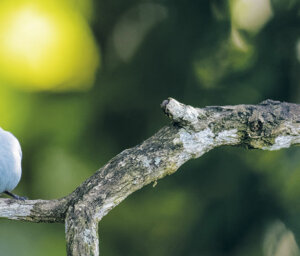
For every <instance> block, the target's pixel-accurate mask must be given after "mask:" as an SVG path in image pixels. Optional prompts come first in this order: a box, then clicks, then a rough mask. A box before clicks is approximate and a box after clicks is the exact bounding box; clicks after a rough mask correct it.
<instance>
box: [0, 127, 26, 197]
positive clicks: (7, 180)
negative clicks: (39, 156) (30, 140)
mask: <svg viewBox="0 0 300 256" xmlns="http://www.w3.org/2000/svg"><path fill="white" fill-rule="evenodd" d="M21 160H22V150H21V146H20V143H19V141H18V139H17V138H16V137H15V136H14V135H12V134H11V133H10V132H7V131H5V130H3V129H2V128H0V193H5V194H7V195H9V196H11V197H13V198H14V199H18V200H25V199H26V198H25V197H21V196H18V195H15V194H13V193H11V191H12V190H13V189H14V188H15V187H16V186H17V185H18V183H19V181H20V179H21V174H22V167H21Z"/></svg>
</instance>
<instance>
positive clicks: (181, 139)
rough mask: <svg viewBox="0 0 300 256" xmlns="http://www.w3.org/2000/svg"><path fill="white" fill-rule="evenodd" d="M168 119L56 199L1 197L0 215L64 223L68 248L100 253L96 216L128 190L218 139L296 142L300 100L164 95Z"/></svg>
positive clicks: (262, 145) (252, 143)
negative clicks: (242, 101)
mask: <svg viewBox="0 0 300 256" xmlns="http://www.w3.org/2000/svg"><path fill="white" fill-rule="evenodd" d="M161 108H162V109H163V111H164V113H165V114H166V115H167V116H168V117H169V118H170V119H171V123H170V124H169V125H167V126H165V127H163V128H162V129H161V130H159V131H158V132H157V133H156V134H154V135H153V136H152V137H150V138H149V139H147V140H146V141H144V142H143V143H141V144H140V145H137V146H136V147H133V148H130V149H126V150H124V151H123V152H121V153H120V154H118V155H117V156H115V157H114V158H113V159H111V160H110V161H109V162H108V163H107V164H106V165H105V166H104V167H102V168H101V169H99V170H98V171H97V172H96V173H95V174H94V175H93V176H91V177H90V178H88V179H87V180H86V181H85V182H83V183H82V184H81V185H80V186H79V187H78V188H77V189H76V190H75V191H73V192H72V193H71V194H69V195H67V196H66V197H63V198H61V199H57V200H25V201H16V200H13V199H0V217H2V218H7V219H12V220H23V221H29V222H61V223H65V226H66V241H67V254H68V255H69V256H71V255H72V256H75V255H95V256H96V255H99V239H98V222H99V221H100V220H101V219H102V218H103V216H105V215H106V214H107V213H108V212H109V211H110V210H111V209H113V208H114V207H116V206H117V205H118V204H119V203H120V202H122V201H123V200H124V199H125V198H126V197H127V196H128V195H130V194H131V193H133V192H135V191H136V190H138V189H141V188H142V187H144V186H146V185H147V184H149V183H151V182H156V180H158V179H161V178H163V177H164V176H166V175H170V174H172V173H174V172H175V171H176V170H177V169H178V168H179V167H180V166H181V165H182V164H184V163H185V162H186V161H188V160H190V159H192V158H197V157H200V156H201V155H203V154H204V153H206V152H208V151H209V150H211V149H213V148H215V147H219V146H222V145H241V146H245V147H248V148H257V149H263V150H278V149H281V148H288V147H290V146H291V145H293V144H299V143H300V105H298V104H292V103H285V102H283V103H281V102H279V101H272V100H266V101H263V102H261V103H260V104H258V105H236V106H210V107H205V108H194V107H192V106H188V105H184V104H182V103H180V102H178V101H176V100H175V99H172V98H169V99H167V100H165V101H163V103H162V104H161Z"/></svg>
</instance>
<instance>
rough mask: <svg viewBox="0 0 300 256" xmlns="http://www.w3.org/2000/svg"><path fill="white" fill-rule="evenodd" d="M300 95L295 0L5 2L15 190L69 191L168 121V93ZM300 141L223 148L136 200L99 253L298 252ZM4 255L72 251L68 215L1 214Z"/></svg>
mask: <svg viewBox="0 0 300 256" xmlns="http://www.w3.org/2000/svg"><path fill="white" fill-rule="evenodd" d="M169 96H171V97H174V98H176V99H177V100H180V101H182V102H184V103H186V104H190V105H194V106H199V107H203V106H206V105H225V104H240V103H247V104H257V103H259V102H260V101H262V100H264V99H267V98H271V99H274V100H281V101H289V102H296V103H299V101H300V1H298V0H230V1H224V0H207V1H205V0H200V1H199V0H198V1H197V0H193V1H192V0H172V1H171V0H114V1H110V0H97V1H96V0H94V1H92V0H40V1H37V0H1V2H0V125H1V126H2V127H3V128H4V129H7V130H10V131H11V132H13V133H14V134H15V135H16V136H17V137H18V139H19V140H20V142H21V145H22V149H23V177H22V181H21V183H20V184H19V186H18V187H17V189H16V190H15V192H16V193H17V194H20V195H26V196H28V197H29V198H31V199H36V198H42V199H52V198H59V197H62V196H64V195H66V194H68V193H70V192H72V191H73V190H74V189H75V188H76V187H77V186H78V185H79V184H80V183H81V182H83V181H84V180H85V179H86V178H88V177H89V176H90V175H92V174H93V173H94V172H95V171H96V170H97V169H98V168H99V167H101V166H102V165H103V164H104V163H106V162H107V161H108V160H109V159H110V158H112V157H113V156H115V155H116V154H118V153H119V152H120V151H122V150H123V149H125V148H128V147H132V146H135V145H136V144H138V143H140V142H142V141H143V140H144V139H146V138H148V137H149V136H151V135H152V134H154V133H155V132H156V131H157V130H158V129H159V128H161V127H162V126H163V125H165V124H168V122H169V121H168V120H167V118H166V117H164V115H163V114H162V112H161V110H160V108H159V104H160V103H161V102H162V100H164V99H166V98H167V97H169ZM299 157H300V149H299V148H297V147H294V148H291V149H287V150H281V151H276V152H265V151H258V150H246V149H243V148H234V147H222V148H219V149H215V150H213V151H211V152H209V153H208V154H206V155H204V156H203V157H201V158H200V159H197V160H194V161H190V162H188V163H187V164H185V165H184V166H183V167H182V168H181V169H180V170H179V171H178V172H177V173H175V174H174V175H172V176H169V177H166V178H164V179H163V180H160V181H158V185H157V186H156V187H155V188H153V187H152V186H151V185H149V186H147V187H146V188H143V189H142V190H141V191H138V192H136V193H134V194H133V195H131V196H130V197H129V198H127V199H126V200H125V201H124V202H122V203H121V204H120V205H119V206H118V207H117V208H115V209H114V210H113V211H112V212H110V213H109V214H108V215H107V216H106V217H105V218H104V219H103V220H102V221H101V223H100V226H99V235H100V251H101V253H102V255H107V256H117V255H128V256H129V255H130V256H135V255H146V256H147V255H157V256H160V255H161V256H167V255H173V256H177V255H189V256H194V255H201V256H224V255H226V256H260V255H261V256H274V255H276V256H294V255H300V253H299V249H298V246H297V242H299V241H300V219H299V216H300V203H299V201H300V186H299V183H298V182H300V161H299ZM0 225H1V228H0V255H5V256H15V255H21V256H23V255H24V256H27V255H28V256H29V255H30V256H40V255H43V256H44V255H45V256H48V255H49V256H50V255H55V256H59V255H65V240H64V226H63V225H62V224H61V225H59V224H31V223H21V222H13V221H7V220H1V221H0Z"/></svg>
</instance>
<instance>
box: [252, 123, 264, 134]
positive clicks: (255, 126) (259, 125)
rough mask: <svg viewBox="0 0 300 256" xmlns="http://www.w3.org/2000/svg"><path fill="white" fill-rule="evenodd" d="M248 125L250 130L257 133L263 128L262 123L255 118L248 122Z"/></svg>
mask: <svg viewBox="0 0 300 256" xmlns="http://www.w3.org/2000/svg"><path fill="white" fill-rule="evenodd" d="M249 127H250V130H251V131H252V132H255V133H258V132H259V134H260V133H261V131H262V128H263V123H262V121H260V120H255V121H252V122H250V123H249Z"/></svg>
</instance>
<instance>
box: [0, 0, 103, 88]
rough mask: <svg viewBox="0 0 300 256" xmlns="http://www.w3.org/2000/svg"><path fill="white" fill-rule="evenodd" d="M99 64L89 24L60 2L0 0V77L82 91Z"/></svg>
mask: <svg viewBox="0 0 300 256" xmlns="http://www.w3.org/2000/svg"><path fill="white" fill-rule="evenodd" d="M98 64H99V53H98V50H97V47H96V45H95V42H94V40H93V36H92V33H91V31H90V29H89V26H88V24H87V23H86V21H85V20H84V18H83V17H82V16H81V15H80V14H79V13H78V12H76V11H75V10H73V9H72V8H71V7H70V6H68V5H67V4H64V2H63V1H49V2H48V1H45V0H43V1H2V2H1V3H0V80H2V81H5V82H6V83H9V84H12V85H14V86H17V87H19V88H22V89H26V90H74V89H75V90H83V89H87V88H89V87H90V86H91V85H92V83H93V80H94V75H95V71H96V68H97V66H98Z"/></svg>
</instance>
